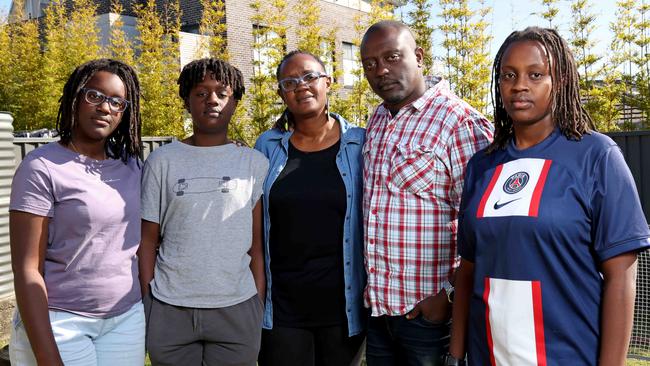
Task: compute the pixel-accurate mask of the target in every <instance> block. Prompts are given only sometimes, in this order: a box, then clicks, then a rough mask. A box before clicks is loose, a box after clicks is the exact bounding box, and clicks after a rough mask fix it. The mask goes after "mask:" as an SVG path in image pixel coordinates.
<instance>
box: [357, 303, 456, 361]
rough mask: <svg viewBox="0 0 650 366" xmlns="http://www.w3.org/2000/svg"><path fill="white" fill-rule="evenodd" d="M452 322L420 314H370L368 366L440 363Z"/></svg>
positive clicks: (447, 342)
mask: <svg viewBox="0 0 650 366" xmlns="http://www.w3.org/2000/svg"><path fill="white" fill-rule="evenodd" d="M449 330H450V323H449V322H445V323H440V324H434V323H431V322H429V321H428V320H426V319H424V318H423V317H422V315H419V316H418V317H417V318H415V319H413V320H408V319H406V316H403V315H402V316H386V315H384V316H380V317H373V316H371V317H370V319H369V320H368V338H367V347H366V361H367V363H368V366H398V365H399V366H406V365H408V366H441V365H443V358H444V356H445V354H446V353H447V350H448V349H449Z"/></svg>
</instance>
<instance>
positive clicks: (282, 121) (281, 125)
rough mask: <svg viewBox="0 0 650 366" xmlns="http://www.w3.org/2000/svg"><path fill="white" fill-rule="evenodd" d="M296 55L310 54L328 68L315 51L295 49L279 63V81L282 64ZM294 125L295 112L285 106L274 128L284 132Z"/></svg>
mask: <svg viewBox="0 0 650 366" xmlns="http://www.w3.org/2000/svg"><path fill="white" fill-rule="evenodd" d="M295 55H307V56H310V57H312V58H313V59H314V60H316V62H318V63H319V64H320V65H321V66H322V67H323V70H325V69H326V68H325V63H324V62H323V60H321V59H320V57H318V56H316V55H314V54H313V53H311V52H308V51H302V50H293V51H291V52H289V53H287V54H286V55H284V57H283V58H282V60H281V61H280V63H279V64H278V67H277V69H275V78H276V80H277V81H278V83H279V82H280V70H281V69H282V66H284V64H285V63H286V62H287V61H288V60H289V59H290V58H292V57H293V56H295ZM279 87H280V86H279V85H278V88H279ZM327 113H329V106H328V108H327ZM294 125H295V120H294V117H293V113H291V111H290V110H289V109H288V108H285V109H284V111H283V112H282V115H281V116H280V118H278V120H277V121H275V124H274V125H273V128H276V129H278V130H280V131H282V132H284V131H287V130H288V129H290V128H293V126H294Z"/></svg>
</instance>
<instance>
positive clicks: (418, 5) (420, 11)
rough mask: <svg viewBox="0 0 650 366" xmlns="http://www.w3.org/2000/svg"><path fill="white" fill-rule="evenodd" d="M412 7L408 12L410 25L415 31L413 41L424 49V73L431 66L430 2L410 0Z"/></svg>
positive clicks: (427, 72)
mask: <svg viewBox="0 0 650 366" xmlns="http://www.w3.org/2000/svg"><path fill="white" fill-rule="evenodd" d="M410 2H411V4H412V6H413V9H412V10H411V11H410V12H409V13H408V15H409V17H410V18H411V22H410V26H411V29H412V30H413V33H415V41H416V43H417V45H418V46H420V47H422V50H424V70H423V72H424V75H429V74H430V73H431V68H432V67H433V55H432V51H433V50H432V48H433V47H432V46H433V45H432V43H433V40H432V38H431V37H432V34H433V28H432V27H430V26H429V17H430V15H431V3H430V2H429V0H411V1H410Z"/></svg>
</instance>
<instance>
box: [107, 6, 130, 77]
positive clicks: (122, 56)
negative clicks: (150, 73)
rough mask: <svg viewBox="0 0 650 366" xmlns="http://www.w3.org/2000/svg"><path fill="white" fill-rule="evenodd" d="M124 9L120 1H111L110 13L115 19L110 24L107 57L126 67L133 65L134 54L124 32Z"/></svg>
mask: <svg viewBox="0 0 650 366" xmlns="http://www.w3.org/2000/svg"><path fill="white" fill-rule="evenodd" d="M123 12H124V7H123V6H122V2H121V1H120V0H111V13H112V14H114V16H115V17H116V18H115V20H114V21H113V23H112V24H111V33H110V39H109V44H108V50H107V52H106V53H107V55H108V56H109V57H111V58H113V59H116V60H120V61H122V62H124V63H126V64H128V65H135V53H134V52H133V48H134V46H133V43H132V42H131V40H130V39H129V37H128V36H127V35H126V32H125V31H124V21H123V20H122V18H123V15H122V13H123Z"/></svg>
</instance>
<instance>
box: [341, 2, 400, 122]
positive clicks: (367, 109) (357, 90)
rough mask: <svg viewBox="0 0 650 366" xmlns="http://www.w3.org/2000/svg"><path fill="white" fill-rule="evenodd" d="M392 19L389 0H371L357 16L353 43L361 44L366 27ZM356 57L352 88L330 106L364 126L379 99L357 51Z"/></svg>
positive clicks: (391, 8)
mask: <svg viewBox="0 0 650 366" xmlns="http://www.w3.org/2000/svg"><path fill="white" fill-rule="evenodd" d="M392 19H394V14H393V7H392V5H391V3H390V2H388V1H380V0H372V1H371V2H370V12H368V13H367V14H365V15H362V16H359V17H357V20H356V22H355V26H354V28H355V31H356V32H357V38H356V39H355V40H354V42H353V43H354V44H355V45H356V46H357V47H359V46H360V44H361V37H362V36H363V34H364V33H365V31H366V29H368V27H370V26H371V25H373V24H375V23H377V22H379V21H381V20H392ZM356 57H357V61H358V62H357V65H358V67H357V68H356V69H355V70H354V71H353V74H354V75H355V76H356V80H355V82H354V83H353V84H352V89H350V90H348V93H347V96H346V97H345V98H340V99H339V100H334V101H333V103H332V106H331V107H332V110H333V111H334V112H336V113H339V114H340V115H342V116H343V117H345V118H346V119H348V120H350V121H351V122H353V123H355V124H357V125H359V126H365V124H366V121H367V120H368V117H369V116H370V113H371V112H372V109H373V108H374V107H375V106H377V105H378V104H379V102H380V101H381V100H380V99H379V97H377V95H375V93H374V92H373V91H372V89H371V88H370V84H368V80H366V78H365V77H364V74H363V69H362V67H361V61H360V60H361V55H360V53H357V54H356Z"/></svg>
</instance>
